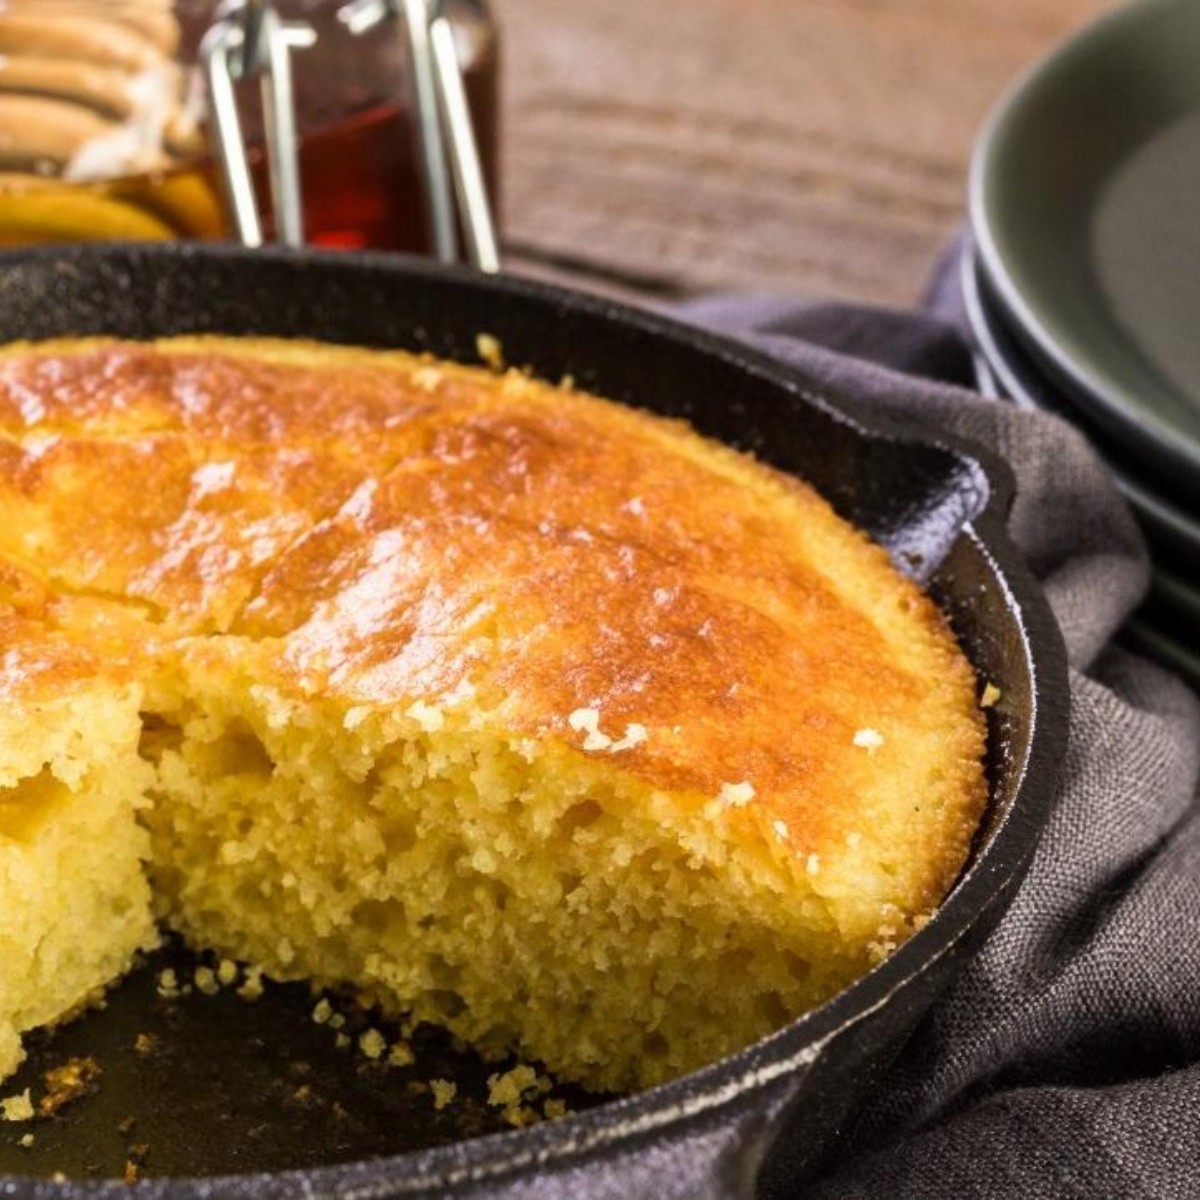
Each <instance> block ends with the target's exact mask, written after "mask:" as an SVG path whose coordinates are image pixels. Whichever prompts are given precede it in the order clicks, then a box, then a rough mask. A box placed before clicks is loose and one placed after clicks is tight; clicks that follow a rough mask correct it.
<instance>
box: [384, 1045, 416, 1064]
mask: <svg viewBox="0 0 1200 1200" xmlns="http://www.w3.org/2000/svg"><path fill="white" fill-rule="evenodd" d="M416 1061H417V1056H416V1055H415V1054H414V1053H413V1048H412V1046H411V1045H410V1044H409V1043H408V1042H405V1041H399V1042H393V1043H392V1048H391V1050H389V1051H388V1065H389V1066H392V1067H410V1066H412V1064H413V1063H415V1062H416Z"/></svg>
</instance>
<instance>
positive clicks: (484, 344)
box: [475, 333, 504, 371]
mask: <svg viewBox="0 0 1200 1200" xmlns="http://www.w3.org/2000/svg"><path fill="white" fill-rule="evenodd" d="M475 353H476V354H478V355H479V358H480V360H481V361H482V362H484V363H486V364H487V365H488V366H489V367H491V369H492V370H493V371H503V370H504V347H503V346H502V345H501V344H500V339H499V338H497V337H495V336H494V335H493V334H490V333H480V334H476V336H475Z"/></svg>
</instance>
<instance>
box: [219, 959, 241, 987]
mask: <svg viewBox="0 0 1200 1200" xmlns="http://www.w3.org/2000/svg"><path fill="white" fill-rule="evenodd" d="M237 977H238V965H237V963H235V962H234V961H233V959H231V958H223V959H221V961H220V962H219V963H217V982H218V983H220V985H221V986H222V987H229V986H230V985H231V984H233V983H235V982H236V981H237Z"/></svg>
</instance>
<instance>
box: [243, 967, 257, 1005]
mask: <svg viewBox="0 0 1200 1200" xmlns="http://www.w3.org/2000/svg"><path fill="white" fill-rule="evenodd" d="M237 994H238V995H239V996H240V997H241V998H242V999H243V1000H249V1001H251V1002H253V1001H255V1000H261V999H262V994H263V969H262V967H247V968H246V978H245V980H244V982H243V983H242V986H241V987H240V988H238V990H237Z"/></svg>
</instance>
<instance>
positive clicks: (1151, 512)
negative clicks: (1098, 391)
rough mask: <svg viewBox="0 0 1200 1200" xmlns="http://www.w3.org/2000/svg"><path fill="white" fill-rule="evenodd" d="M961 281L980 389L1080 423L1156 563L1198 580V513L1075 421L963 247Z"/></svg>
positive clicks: (1074, 413)
mask: <svg viewBox="0 0 1200 1200" xmlns="http://www.w3.org/2000/svg"><path fill="white" fill-rule="evenodd" d="M961 279H962V292H963V302H964V305H965V307H966V311H967V319H968V320H969V322H970V325H971V332H972V334H973V335H974V342H975V345H974V350H975V354H976V365H977V371H978V373H979V375H980V383H981V387H982V389H983V390H984V391H985V392H990V393H992V394H995V395H998V396H1004V397H1007V398H1008V399H1009V400H1011V401H1012V402H1013V403H1014V404H1016V405H1018V406H1019V407H1021V408H1033V409H1041V410H1043V411H1046V412H1053V413H1057V414H1058V415H1059V416H1062V417H1066V418H1067V419H1068V420H1071V421H1074V422H1076V423H1078V424H1082V425H1083V426H1084V430H1085V432H1086V433H1087V434H1088V435H1089V436H1090V437H1091V439H1092V441H1093V444H1094V445H1095V446H1096V449H1097V450H1098V451H1099V453H1100V454H1101V456H1102V457H1103V458H1104V461H1105V465H1106V466H1107V467H1108V469H1109V471H1110V472H1111V474H1112V477H1113V480H1114V482H1115V483H1116V485H1117V487H1118V488H1119V489H1120V490H1121V493H1122V494H1123V495H1124V497H1125V499H1126V500H1128V501H1129V504H1130V506H1131V507H1132V508H1133V511H1134V513H1135V515H1136V516H1137V518H1138V522H1139V524H1140V525H1141V527H1142V531H1143V532H1144V533H1145V535H1146V537H1147V539H1148V540H1149V541H1150V543H1151V545H1152V547H1153V548H1154V551H1155V559H1156V561H1158V562H1159V563H1160V564H1167V565H1169V566H1170V567H1171V568H1172V569H1173V570H1174V571H1175V572H1177V573H1178V574H1180V575H1183V576H1186V577H1188V578H1192V579H1197V580H1200V517H1196V516H1193V515H1192V514H1191V513H1190V512H1189V511H1188V510H1187V509H1186V508H1185V507H1183V505H1182V504H1181V503H1178V502H1176V501H1174V500H1172V499H1171V498H1170V497H1167V496H1163V495H1161V494H1159V493H1158V492H1157V491H1156V490H1155V488H1154V485H1152V484H1151V483H1150V481H1149V480H1148V479H1146V478H1144V477H1142V476H1139V475H1138V474H1137V467H1136V466H1131V465H1130V464H1129V463H1128V462H1126V460H1125V458H1124V457H1123V455H1122V453H1121V449H1120V447H1119V445H1117V444H1115V443H1114V439H1112V438H1106V437H1105V436H1104V433H1103V431H1100V430H1096V429H1093V428H1091V427H1090V426H1088V425H1087V423H1086V420H1085V421H1080V413H1079V412H1078V411H1077V410H1076V408H1075V407H1074V406H1073V405H1072V404H1071V402H1070V399H1069V397H1068V396H1066V395H1065V394H1064V393H1062V392H1061V391H1060V390H1059V389H1057V388H1056V387H1055V386H1054V384H1053V382H1052V381H1051V380H1050V379H1048V378H1047V377H1046V376H1045V375H1044V374H1043V373H1042V372H1041V371H1040V370H1039V369H1038V366H1037V364H1036V363H1035V362H1034V361H1033V360H1032V359H1031V358H1030V356H1029V355H1028V354H1026V353H1025V351H1024V349H1023V347H1022V346H1021V345H1020V344H1019V343H1018V341H1017V339H1016V337H1015V335H1014V333H1013V332H1012V330H1011V329H1009V328H1008V327H1007V326H1006V325H1005V323H1004V320H1003V316H1002V314H1001V313H1000V312H998V311H997V308H996V306H995V304H994V302H993V299H992V295H991V293H990V291H989V290H988V289H987V287H986V283H985V281H984V280H983V278H982V276H981V268H980V265H979V260H978V258H977V257H976V255H975V254H974V253H972V251H971V249H970V248H969V247H968V249H967V250H965V251H964V253H963V259H962V276H961ZM1197 629H1200V623H1198V624H1197Z"/></svg>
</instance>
